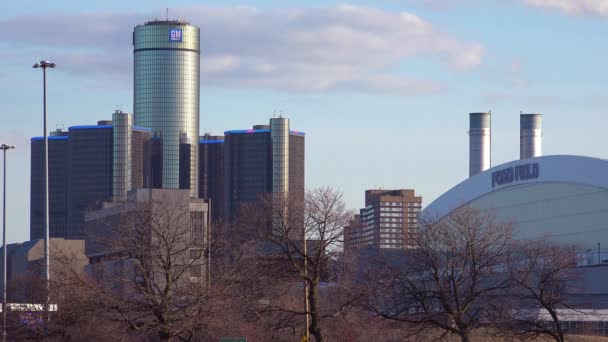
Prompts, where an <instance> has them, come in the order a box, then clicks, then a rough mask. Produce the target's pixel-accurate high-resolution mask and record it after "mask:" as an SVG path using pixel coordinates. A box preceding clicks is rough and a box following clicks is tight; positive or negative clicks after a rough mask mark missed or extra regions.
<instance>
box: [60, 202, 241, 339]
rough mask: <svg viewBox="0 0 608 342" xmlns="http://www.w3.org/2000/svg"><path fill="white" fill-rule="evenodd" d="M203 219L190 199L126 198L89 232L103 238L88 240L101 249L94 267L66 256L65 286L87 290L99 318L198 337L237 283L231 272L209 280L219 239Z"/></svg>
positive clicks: (139, 331)
mask: <svg viewBox="0 0 608 342" xmlns="http://www.w3.org/2000/svg"><path fill="white" fill-rule="evenodd" d="M201 220H202V218H201V217H200V216H198V215H196V214H193V212H192V211H191V210H190V203H189V201H188V200H185V199H180V198H165V197H163V198H156V199H151V200H150V201H149V202H145V203H130V202H127V203H126V204H125V207H123V210H122V211H121V212H120V214H119V215H117V216H115V218H114V219H109V221H110V222H111V223H110V224H107V223H106V224H103V225H102V226H101V227H98V228H99V229H98V230H95V229H93V230H90V231H88V233H90V234H91V235H92V236H93V237H94V236H97V237H98V238H97V239H96V240H95V241H94V242H91V245H92V246H88V247H87V248H89V247H90V248H92V249H95V251H96V252H97V253H96V255H98V256H96V258H97V259H98V260H96V261H95V262H93V263H92V264H91V265H90V266H89V267H90V269H89V272H87V273H86V274H83V273H81V272H78V270H77V269H76V268H74V267H71V266H70V265H69V263H70V262H69V260H68V259H65V262H64V263H63V265H64V267H63V269H62V270H60V271H57V272H56V273H55V274H58V277H60V278H61V279H62V281H63V286H64V287H73V288H77V289H79V290H80V291H82V300H86V301H90V302H92V303H94V305H95V306H96V307H97V308H99V309H98V315H99V316H100V317H103V318H104V319H107V320H109V321H112V322H119V323H121V324H123V327H125V330H126V331H128V332H129V333H130V334H131V335H142V336H149V335H150V334H155V335H157V336H158V338H159V339H160V340H162V341H167V340H170V339H174V338H178V339H180V340H191V339H192V338H193V337H194V336H196V335H197V334H199V335H200V334H204V333H205V332H206V331H205V330H206V329H207V328H208V327H209V326H210V324H211V323H212V321H213V320H214V319H220V317H221V315H218V312H221V311H222V310H224V308H223V306H224V304H225V303H224V301H223V299H226V301H225V302H226V303H228V302H229V301H228V300H227V298H226V296H228V293H229V291H230V288H231V287H230V285H231V284H232V283H231V281H232V279H231V278H230V276H229V275H227V274H218V275H215V276H214V282H213V283H212V284H210V283H209V281H208V280H209V279H210V278H209V277H208V275H207V272H208V269H209V268H208V267H205V265H206V264H207V261H208V260H207V257H208V255H209V253H208V252H209V249H210V248H213V246H212V245H211V243H210V241H209V240H208V234H205V232H204V230H203V223H202V221H201ZM100 221H104V222H105V221H108V219H107V218H106V219H104V220H100ZM112 221H114V222H112ZM87 243H88V242H87ZM224 271H225V270H224Z"/></svg>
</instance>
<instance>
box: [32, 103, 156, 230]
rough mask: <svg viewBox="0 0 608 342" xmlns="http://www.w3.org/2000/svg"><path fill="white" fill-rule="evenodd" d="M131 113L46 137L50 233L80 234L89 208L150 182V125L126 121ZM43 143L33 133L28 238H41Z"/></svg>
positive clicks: (119, 196)
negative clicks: (139, 124)
mask: <svg viewBox="0 0 608 342" xmlns="http://www.w3.org/2000/svg"><path fill="white" fill-rule="evenodd" d="M130 117H131V115H130V114H127V113H122V112H120V113H115V115H114V118H115V119H116V120H117V122H116V125H115V126H113V125H112V121H110V120H108V121H100V122H99V124H98V125H86V126H72V127H70V128H69V131H67V132H61V131H58V132H52V135H51V136H49V178H50V183H49V185H50V189H49V190H50V191H49V193H50V201H49V209H50V211H49V213H50V225H49V234H50V236H51V237H52V238H67V239H72V238H81V237H82V236H83V230H82V229H83V222H84V221H83V220H84V214H85V213H86V212H87V211H88V210H90V209H94V208H98V207H100V206H101V204H102V202H104V201H110V200H124V199H125V198H124V197H121V196H122V194H123V190H125V189H127V190H128V189H136V188H142V187H148V186H149V185H148V184H149V181H150V179H151V174H150V172H151V167H150V159H151V151H150V145H151V141H152V139H151V137H150V129H148V128H145V127H138V126H132V125H129V121H132V119H131V118H130ZM118 126H122V127H118ZM125 127H129V131H125V130H124V128H125ZM53 133H54V134H53ZM43 146H44V141H43V138H42V137H35V138H32V144H31V149H32V153H31V156H32V162H31V166H32V168H31V175H32V177H31V187H30V189H31V194H30V195H31V200H30V203H31V207H30V238H31V239H32V240H34V239H41V238H43V237H44V225H43V214H44V154H43ZM129 151H130V152H129ZM128 156H129V157H128ZM115 191H117V192H116V193H115ZM115 195H118V197H116V196H115Z"/></svg>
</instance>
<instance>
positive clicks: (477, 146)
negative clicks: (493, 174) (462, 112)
mask: <svg viewBox="0 0 608 342" xmlns="http://www.w3.org/2000/svg"><path fill="white" fill-rule="evenodd" d="M490 115H491V113H490V112H488V113H470V114H469V177H471V176H473V175H476V174H478V173H480V172H483V171H485V170H487V169H489V168H490V167H491V163H492V153H491V148H492V146H491V139H490V138H491V134H492V133H491V126H492V125H491V117H490Z"/></svg>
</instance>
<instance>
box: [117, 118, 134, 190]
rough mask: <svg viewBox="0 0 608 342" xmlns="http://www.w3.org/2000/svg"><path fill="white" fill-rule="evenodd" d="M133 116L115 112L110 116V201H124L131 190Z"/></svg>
mask: <svg viewBox="0 0 608 342" xmlns="http://www.w3.org/2000/svg"><path fill="white" fill-rule="evenodd" d="M132 134H133V116H132V115H131V114H128V113H123V112H122V111H120V110H117V111H115V112H114V114H112V152H113V153H112V200H113V201H124V200H126V199H127V191H128V190H130V189H131V160H132V146H131V141H132Z"/></svg>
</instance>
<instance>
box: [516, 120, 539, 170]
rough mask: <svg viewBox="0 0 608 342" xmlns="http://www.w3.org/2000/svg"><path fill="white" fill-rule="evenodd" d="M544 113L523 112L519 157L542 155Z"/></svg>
mask: <svg viewBox="0 0 608 342" xmlns="http://www.w3.org/2000/svg"><path fill="white" fill-rule="evenodd" d="M542 122H543V116H542V114H523V113H522V114H521V115H520V116H519V159H528V158H532V157H540V156H541V155H542V139H543V131H542Z"/></svg>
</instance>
